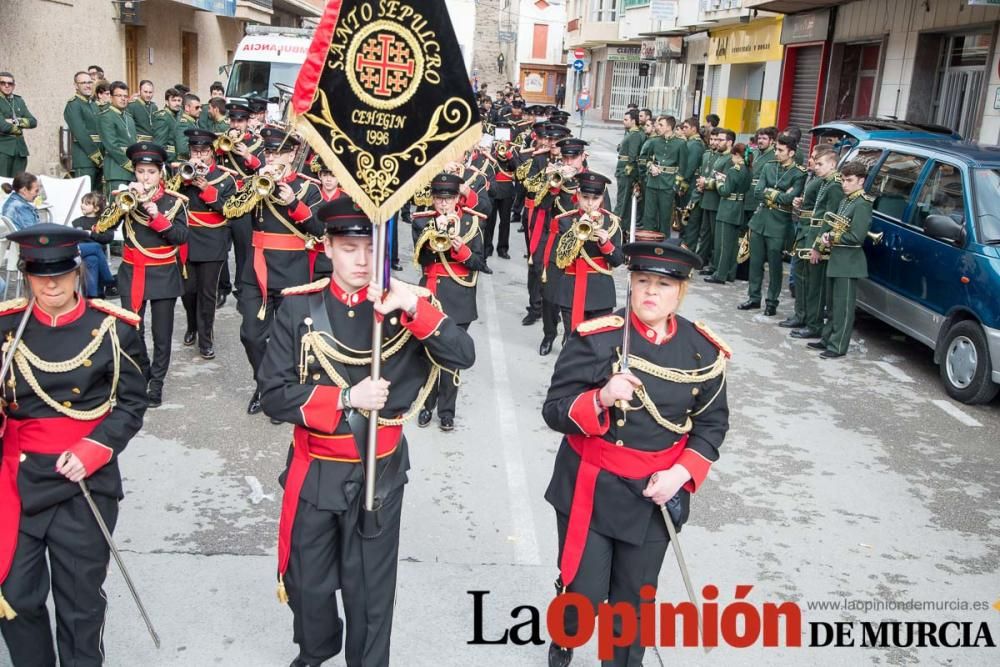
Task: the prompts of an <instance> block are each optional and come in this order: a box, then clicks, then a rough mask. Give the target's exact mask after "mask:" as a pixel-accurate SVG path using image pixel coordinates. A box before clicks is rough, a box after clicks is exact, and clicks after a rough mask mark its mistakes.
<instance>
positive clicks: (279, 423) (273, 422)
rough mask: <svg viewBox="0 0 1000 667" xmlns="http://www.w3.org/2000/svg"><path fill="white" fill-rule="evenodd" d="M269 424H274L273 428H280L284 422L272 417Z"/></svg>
mask: <svg viewBox="0 0 1000 667" xmlns="http://www.w3.org/2000/svg"><path fill="white" fill-rule="evenodd" d="M271 423H272V424H274V425H275V426H280V425H281V424H283V423H284V422H282V421H281V420H280V419H275V418H274V417H271Z"/></svg>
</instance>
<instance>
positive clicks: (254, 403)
mask: <svg viewBox="0 0 1000 667" xmlns="http://www.w3.org/2000/svg"><path fill="white" fill-rule="evenodd" d="M260 411H261V407H260V392H259V391H255V392H254V393H253V396H251V397H250V402H249V403H247V414H248V415H255V414H257V413H259V412H260Z"/></svg>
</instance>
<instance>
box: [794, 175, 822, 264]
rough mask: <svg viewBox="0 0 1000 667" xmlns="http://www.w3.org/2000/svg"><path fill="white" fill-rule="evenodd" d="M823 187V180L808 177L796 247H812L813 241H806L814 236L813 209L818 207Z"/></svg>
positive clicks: (804, 188)
mask: <svg viewBox="0 0 1000 667" xmlns="http://www.w3.org/2000/svg"><path fill="white" fill-rule="evenodd" d="M821 185H823V179H821V178H816V177H815V176H806V184H805V186H803V188H802V206H801V208H800V209H799V219H798V223H797V226H796V228H795V247H796V248H799V247H802V248H808V247H810V246H811V245H812V241H811V240H810V241H806V239H807V238H808V237H809V236H810V235H812V236H815V235H814V234H812V233H811V232H810V230H811V229H812V227H810V226H809V225H810V224H812V217H813V209H814V208H815V207H816V195H818V194H819V188H820V186H821Z"/></svg>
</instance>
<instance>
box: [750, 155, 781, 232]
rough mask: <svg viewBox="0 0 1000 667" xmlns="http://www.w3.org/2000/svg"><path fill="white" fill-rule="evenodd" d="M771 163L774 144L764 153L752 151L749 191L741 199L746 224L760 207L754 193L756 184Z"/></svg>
mask: <svg viewBox="0 0 1000 667" xmlns="http://www.w3.org/2000/svg"><path fill="white" fill-rule="evenodd" d="M772 162H774V144H771V145H770V146H768V147H767V150H766V151H761V150H760V149H758V148H755V149H753V162H752V164H751V167H750V189H749V190H747V196H746V197H745V198H744V199H743V211H744V215H746V221H747V222H750V218H752V217H753V214H754V213H755V212H756V211H757V207H758V205H760V200H759V199H757V193H756V192H755V191H754V190H755V188H756V187H757V182H758V181H760V176H761V174H763V173H764V167H766V166H767V165H769V164H771V163H772Z"/></svg>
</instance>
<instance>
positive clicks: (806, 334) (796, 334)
mask: <svg viewBox="0 0 1000 667" xmlns="http://www.w3.org/2000/svg"><path fill="white" fill-rule="evenodd" d="M788 335H789V336H791V337H792V338H822V337H823V334H821V333H820V332H818V331H813V330H812V329H796V330H795V331H793V332H791V333H790V334H788Z"/></svg>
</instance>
